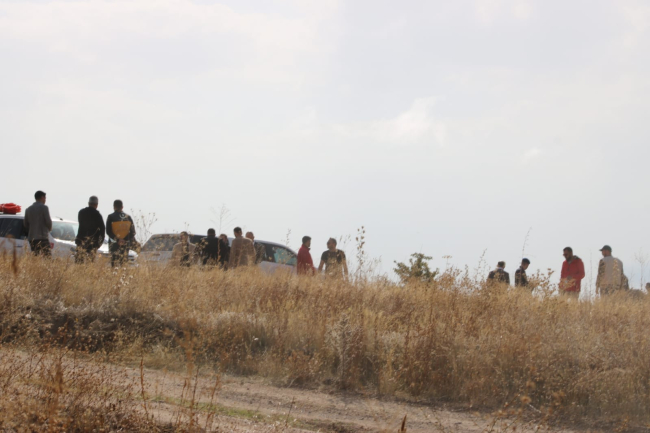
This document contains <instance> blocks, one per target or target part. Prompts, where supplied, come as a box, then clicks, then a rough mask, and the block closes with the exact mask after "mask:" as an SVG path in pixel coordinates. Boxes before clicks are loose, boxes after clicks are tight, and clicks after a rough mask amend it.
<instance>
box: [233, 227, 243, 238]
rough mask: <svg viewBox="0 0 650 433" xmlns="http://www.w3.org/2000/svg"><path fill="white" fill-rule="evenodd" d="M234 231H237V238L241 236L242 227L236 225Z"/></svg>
mask: <svg viewBox="0 0 650 433" xmlns="http://www.w3.org/2000/svg"><path fill="white" fill-rule="evenodd" d="M233 232H234V233H235V237H236V238H240V237H241V227H235V230H233Z"/></svg>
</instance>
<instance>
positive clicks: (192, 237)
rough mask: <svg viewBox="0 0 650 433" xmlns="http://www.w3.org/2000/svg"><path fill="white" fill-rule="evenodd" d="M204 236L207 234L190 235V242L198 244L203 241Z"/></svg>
mask: <svg viewBox="0 0 650 433" xmlns="http://www.w3.org/2000/svg"><path fill="white" fill-rule="evenodd" d="M204 237H205V236H203V235H190V243H192V244H194V245H198V244H200V243H201V240H202V239H203V238H204Z"/></svg>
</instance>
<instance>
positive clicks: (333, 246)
mask: <svg viewBox="0 0 650 433" xmlns="http://www.w3.org/2000/svg"><path fill="white" fill-rule="evenodd" d="M327 249H328V250H330V251H334V250H335V249H336V239H334V238H329V239H328V241H327Z"/></svg>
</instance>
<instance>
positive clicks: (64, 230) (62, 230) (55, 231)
mask: <svg viewBox="0 0 650 433" xmlns="http://www.w3.org/2000/svg"><path fill="white" fill-rule="evenodd" d="M77 230H79V224H77V223H71V222H66V221H52V237H53V238H54V239H58V240H60V241H70V242H74V239H75V238H76V237H77Z"/></svg>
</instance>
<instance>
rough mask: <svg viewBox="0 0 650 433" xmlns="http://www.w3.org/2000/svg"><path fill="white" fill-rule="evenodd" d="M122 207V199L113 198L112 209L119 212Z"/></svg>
mask: <svg viewBox="0 0 650 433" xmlns="http://www.w3.org/2000/svg"><path fill="white" fill-rule="evenodd" d="M122 209H124V203H122V200H115V201H114V202H113V210H114V211H115V212H120V211H121V210H122Z"/></svg>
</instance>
